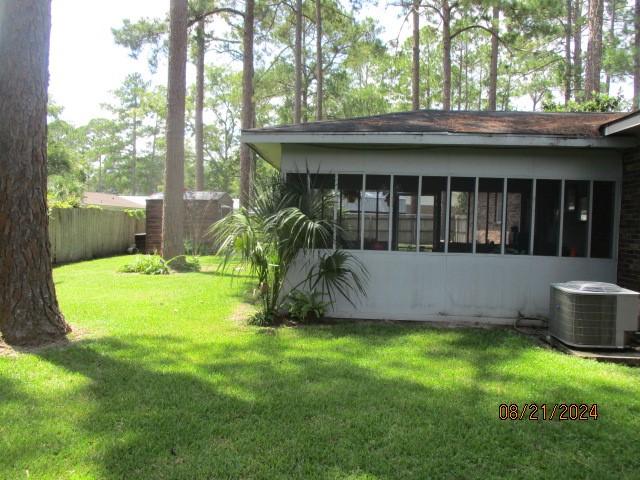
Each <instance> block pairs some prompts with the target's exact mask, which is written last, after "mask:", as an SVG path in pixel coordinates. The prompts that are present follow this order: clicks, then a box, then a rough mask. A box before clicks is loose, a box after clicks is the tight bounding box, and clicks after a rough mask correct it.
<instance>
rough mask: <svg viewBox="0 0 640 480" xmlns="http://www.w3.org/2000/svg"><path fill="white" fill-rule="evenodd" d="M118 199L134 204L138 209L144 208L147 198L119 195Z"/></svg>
mask: <svg viewBox="0 0 640 480" xmlns="http://www.w3.org/2000/svg"><path fill="white" fill-rule="evenodd" d="M119 197H120V198H124V199H125V200H129V201H130V202H133V203H135V204H136V205H138V207H139V208H144V207H145V205H146V204H147V198H149V197H147V196H146V195H119Z"/></svg>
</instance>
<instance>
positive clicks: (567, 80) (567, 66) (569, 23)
mask: <svg viewBox="0 0 640 480" xmlns="http://www.w3.org/2000/svg"><path fill="white" fill-rule="evenodd" d="M565 5H566V10H567V11H566V14H567V16H566V20H565V25H564V32H565V33H564V104H565V105H568V104H569V100H571V36H572V33H573V5H572V4H571V0H567V1H566V4H565Z"/></svg>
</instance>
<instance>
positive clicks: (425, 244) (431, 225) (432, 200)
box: [420, 177, 447, 252]
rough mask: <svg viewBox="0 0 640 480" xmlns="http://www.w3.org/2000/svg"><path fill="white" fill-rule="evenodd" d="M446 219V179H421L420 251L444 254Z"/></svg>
mask: <svg viewBox="0 0 640 480" xmlns="http://www.w3.org/2000/svg"><path fill="white" fill-rule="evenodd" d="M446 219H447V178H446V177H422V191H421V192H420V251H421V252H444V243H445V238H444V236H445V232H446V228H447V226H446Z"/></svg>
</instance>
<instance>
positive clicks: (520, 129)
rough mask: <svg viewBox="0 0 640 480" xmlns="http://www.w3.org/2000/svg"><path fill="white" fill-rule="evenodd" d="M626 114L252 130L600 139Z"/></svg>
mask: <svg viewBox="0 0 640 480" xmlns="http://www.w3.org/2000/svg"><path fill="white" fill-rule="evenodd" d="M625 116H627V113H622V112H616V113H540V112H469V111H441V110H419V111H415V112H400V113H388V114H384V115H373V116H370V117H358V118H350V119H345V120H328V121H319V122H311V123H303V124H298V125H283V126H276V127H266V128H255V129H250V130H246V132H254V133H268V132H273V133H365V132H367V133H374V132H375V133H382V132H403V133H423V132H448V133H472V134H514V135H555V136H568V137H601V136H602V134H601V132H600V127H601V126H602V125H603V124H605V123H608V122H611V121H615V120H617V119H619V118H622V117H625Z"/></svg>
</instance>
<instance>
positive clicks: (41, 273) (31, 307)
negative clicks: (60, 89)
mask: <svg viewBox="0 0 640 480" xmlns="http://www.w3.org/2000/svg"><path fill="white" fill-rule="evenodd" d="M50 30H51V3H50V0H3V1H2V2H1V3H0V331H1V332H2V335H3V337H4V339H5V341H6V342H8V343H12V344H16V345H38V344H43V343H48V342H51V341H56V340H60V339H62V338H64V336H65V335H66V334H67V333H68V332H70V331H71V329H70V328H69V326H68V325H67V323H66V322H65V320H64V317H63V316H62V314H61V313H60V309H59V308H58V301H57V299H56V292H55V287H54V284H53V278H52V272H51V254H50V247H49V238H48V217H47V205H46V191H47V167H46V165H47V84H48V76H49V72H48V67H49V32H50Z"/></svg>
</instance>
